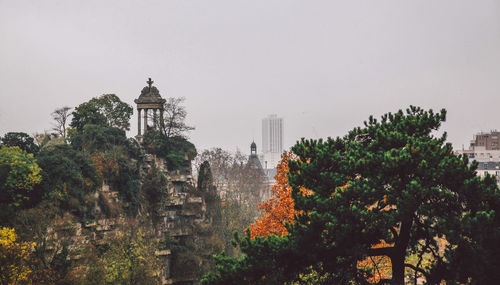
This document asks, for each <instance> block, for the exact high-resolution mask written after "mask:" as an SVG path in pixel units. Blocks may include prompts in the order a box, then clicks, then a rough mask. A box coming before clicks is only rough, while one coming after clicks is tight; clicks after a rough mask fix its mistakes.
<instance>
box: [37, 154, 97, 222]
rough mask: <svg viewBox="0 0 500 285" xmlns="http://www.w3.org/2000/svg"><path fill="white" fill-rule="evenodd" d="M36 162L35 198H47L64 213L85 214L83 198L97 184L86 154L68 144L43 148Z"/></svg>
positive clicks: (93, 170) (95, 174) (94, 171)
mask: <svg viewBox="0 0 500 285" xmlns="http://www.w3.org/2000/svg"><path fill="white" fill-rule="evenodd" d="M37 159H38V163H39V165H40V166H41V167H42V169H43V171H42V172H41V174H42V178H43V182H42V183H41V184H40V185H39V187H37V189H36V190H37V191H36V192H37V195H38V199H40V200H41V199H42V198H45V199H51V200H53V201H54V202H56V203H60V206H61V207H62V208H63V209H65V210H69V211H70V212H73V213H75V214H78V215H85V214H87V212H88V206H87V202H86V200H87V196H88V194H90V193H92V192H93V191H95V189H96V187H97V186H98V185H99V182H100V181H99V178H98V176H97V172H96V169H95V167H94V164H93V162H92V160H91V159H90V157H89V155H88V154H84V153H82V152H79V151H76V150H74V149H72V148H71V147H70V146H69V145H56V146H51V147H47V148H44V150H43V151H41V152H40V154H39V155H38V157H37Z"/></svg>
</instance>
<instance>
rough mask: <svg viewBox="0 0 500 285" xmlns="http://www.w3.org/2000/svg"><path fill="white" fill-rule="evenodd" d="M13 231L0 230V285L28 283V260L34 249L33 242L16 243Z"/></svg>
mask: <svg viewBox="0 0 500 285" xmlns="http://www.w3.org/2000/svg"><path fill="white" fill-rule="evenodd" d="M16 240H17V235H16V232H15V230H14V229H11V228H6V227H2V228H0V272H1V274H0V283H1V284H9V285H14V284H22V283H25V282H26V281H28V279H29V275H30V273H31V269H30V268H29V266H28V260H29V258H30V255H31V252H32V251H33V248H34V247H35V245H36V244H35V243H34V242H22V243H18V242H16Z"/></svg>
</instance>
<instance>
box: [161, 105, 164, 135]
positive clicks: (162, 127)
mask: <svg viewBox="0 0 500 285" xmlns="http://www.w3.org/2000/svg"><path fill="white" fill-rule="evenodd" d="M163 129H164V126H163V108H162V109H160V131H162V132H163Z"/></svg>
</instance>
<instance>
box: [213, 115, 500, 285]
mask: <svg viewBox="0 0 500 285" xmlns="http://www.w3.org/2000/svg"><path fill="white" fill-rule="evenodd" d="M445 117H446V111H445V110H442V111H441V112H439V113H434V112H433V111H432V110H429V111H424V110H422V109H420V108H418V107H413V106H412V107H410V108H409V109H407V110H406V113H404V112H403V111H399V112H397V113H395V114H392V113H389V114H386V115H384V116H382V119H381V120H380V121H378V120H376V119H374V118H373V117H370V118H369V120H368V121H367V122H365V126H364V127H358V128H355V129H353V130H352V131H350V132H349V133H348V134H347V135H346V136H344V137H343V138H336V139H331V138H328V139H327V140H326V141H323V140H304V139H303V140H302V141H300V142H298V143H297V144H296V145H295V146H294V147H293V148H292V151H293V152H294V153H295V154H296V155H297V158H298V159H296V160H291V161H289V167H290V172H289V183H290V185H291V186H292V189H293V190H292V197H293V199H294V202H295V209H296V210H298V211H301V214H298V215H297V216H296V219H295V223H294V224H291V225H288V227H287V230H288V232H289V235H287V236H284V237H282V238H280V237H277V236H269V237H268V238H267V239H265V238H259V237H258V238H255V239H254V240H252V239H250V236H249V235H248V236H247V237H245V238H243V239H237V241H238V243H239V245H240V246H241V250H242V251H243V253H244V256H243V258H242V259H241V260H235V259H228V258H225V257H223V256H219V258H218V261H219V265H218V272H216V273H215V274H211V275H208V276H206V278H205V279H204V282H206V283H209V284H232V283H233V281H235V280H238V279H239V280H248V281H249V283H250V284H275V283H276V282H286V281H292V280H296V279H299V278H300V276H303V274H304V273H306V272H308V271H309V272H310V271H311V270H313V271H314V272H315V273H316V274H318V276H321V282H323V283H327V284H330V283H335V284H348V283H349V284H350V283H353V282H354V283H356V284H365V283H367V282H368V281H367V280H368V279H369V278H370V277H371V274H370V272H371V271H370V270H367V269H366V268H363V267H361V266H359V263H360V261H363V260H365V259H366V258H367V257H378V256H385V257H388V258H389V259H390V260H391V265H392V276H391V278H389V279H387V280H380V281H379V282H380V283H390V284H404V279H405V270H409V271H410V273H412V274H411V275H412V276H413V277H414V278H415V279H416V278H418V277H419V276H423V277H425V279H426V280H427V283H428V284H439V283H440V282H441V280H453V281H462V282H463V281H465V280H467V279H468V278H476V279H470V280H469V281H473V282H480V280H479V278H482V280H495V279H496V280H498V276H497V275H498V274H499V273H498V271H499V270H498V267H497V268H496V270H494V269H492V268H484V269H485V270H483V272H484V274H492V275H491V276H484V274H483V275H482V276H480V275H479V274H478V272H477V269H473V268H472V267H471V266H466V264H467V262H464V260H463V258H460V257H464V256H465V255H466V254H467V255H468V257H469V258H471V259H472V260H480V259H481V256H478V254H481V253H485V252H487V251H488V249H491V250H494V249H495V247H494V244H495V242H498V241H499V239H498V236H499V235H498V232H499V229H500V227H499V225H500V223H499V222H498V221H499V219H498V217H497V216H498V215H495V213H496V211H498V210H499V208H498V205H499V204H498V201H500V199H499V196H500V195H499V191H498V187H497V184H496V181H495V179H493V178H492V177H489V176H487V177H486V178H485V179H481V178H480V177H478V176H476V173H475V170H476V167H477V164H476V163H472V164H471V165H469V161H468V159H467V157H465V156H457V155H455V154H454V153H453V151H452V146H451V144H449V143H446V142H445V141H446V133H445V134H443V135H442V136H440V137H436V136H435V131H437V130H438V128H439V127H440V125H441V123H442V122H443V121H444V120H445ZM302 187H305V188H306V189H309V190H311V191H312V193H311V194H309V195H303V192H302V191H301V188H302ZM478 229H483V231H479V232H478V231H477V230H478ZM486 229H489V230H486ZM381 243H383V244H384V246H382V247H380V246H377V245H380V244H381ZM488 257H489V258H492V256H491V255H489V256H488ZM424 259H425V262H422V261H423V260H424ZM464 263H465V264H464ZM481 264H482V265H484V266H489V265H488V264H485V263H484V262H482V263H481ZM493 264H495V263H493ZM458 269H459V270H460V272H457V271H458ZM488 269H489V270H488Z"/></svg>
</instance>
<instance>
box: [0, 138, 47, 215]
mask: <svg viewBox="0 0 500 285" xmlns="http://www.w3.org/2000/svg"><path fill="white" fill-rule="evenodd" d="M40 171H41V169H40V167H39V166H38V164H37V162H36V160H35V158H34V157H33V154H31V153H27V152H26V151H24V150H21V149H20V148H19V147H17V146H15V147H6V146H2V147H1V148H0V222H2V223H3V222H5V219H6V218H7V217H8V216H9V215H10V214H11V213H12V211H13V210H14V209H17V208H19V207H21V206H23V205H24V203H25V202H26V201H28V200H29V199H30V198H31V196H32V193H31V192H32V189H33V187H34V186H35V185H37V184H38V183H40V181H41V178H42V177H41V175H40Z"/></svg>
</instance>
